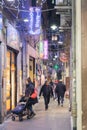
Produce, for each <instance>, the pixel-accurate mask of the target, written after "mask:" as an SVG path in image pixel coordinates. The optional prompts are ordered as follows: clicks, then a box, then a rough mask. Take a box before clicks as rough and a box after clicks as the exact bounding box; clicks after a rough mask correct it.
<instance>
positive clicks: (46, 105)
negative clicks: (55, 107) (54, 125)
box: [44, 95, 50, 109]
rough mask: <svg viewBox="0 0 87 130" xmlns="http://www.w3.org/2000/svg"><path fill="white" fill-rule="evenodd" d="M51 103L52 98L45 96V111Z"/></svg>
mask: <svg viewBox="0 0 87 130" xmlns="http://www.w3.org/2000/svg"><path fill="white" fill-rule="evenodd" d="M49 102H50V96H49V95H48V96H44V103H45V109H48V104H49Z"/></svg>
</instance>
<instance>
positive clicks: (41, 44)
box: [39, 41, 44, 59]
mask: <svg viewBox="0 0 87 130" xmlns="http://www.w3.org/2000/svg"><path fill="white" fill-rule="evenodd" d="M43 47H44V46H43V42H42V41H40V44H39V54H40V58H41V59H43V56H44V52H43V51H44V49H43Z"/></svg>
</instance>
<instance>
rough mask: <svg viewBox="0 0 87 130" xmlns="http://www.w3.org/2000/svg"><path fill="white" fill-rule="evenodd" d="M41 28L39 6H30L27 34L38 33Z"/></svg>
mask: <svg viewBox="0 0 87 130" xmlns="http://www.w3.org/2000/svg"><path fill="white" fill-rule="evenodd" d="M40 28H41V8H39V7H31V8H30V9H29V34H30V35H38V34H40Z"/></svg>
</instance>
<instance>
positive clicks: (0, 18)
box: [0, 13, 2, 30]
mask: <svg viewBox="0 0 87 130" xmlns="http://www.w3.org/2000/svg"><path fill="white" fill-rule="evenodd" d="M1 29H2V14H1V13H0V30H1Z"/></svg>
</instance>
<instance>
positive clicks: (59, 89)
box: [55, 79, 66, 106]
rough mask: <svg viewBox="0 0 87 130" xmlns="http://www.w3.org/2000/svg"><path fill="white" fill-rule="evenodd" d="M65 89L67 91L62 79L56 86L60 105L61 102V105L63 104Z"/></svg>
mask: <svg viewBox="0 0 87 130" xmlns="http://www.w3.org/2000/svg"><path fill="white" fill-rule="evenodd" d="M65 91H66V86H65V85H64V83H63V82H62V80H61V79H60V80H59V82H58V84H57V85H56V88H55V92H56V94H57V98H58V105H60V104H61V106H63V101H64V94H65Z"/></svg>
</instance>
